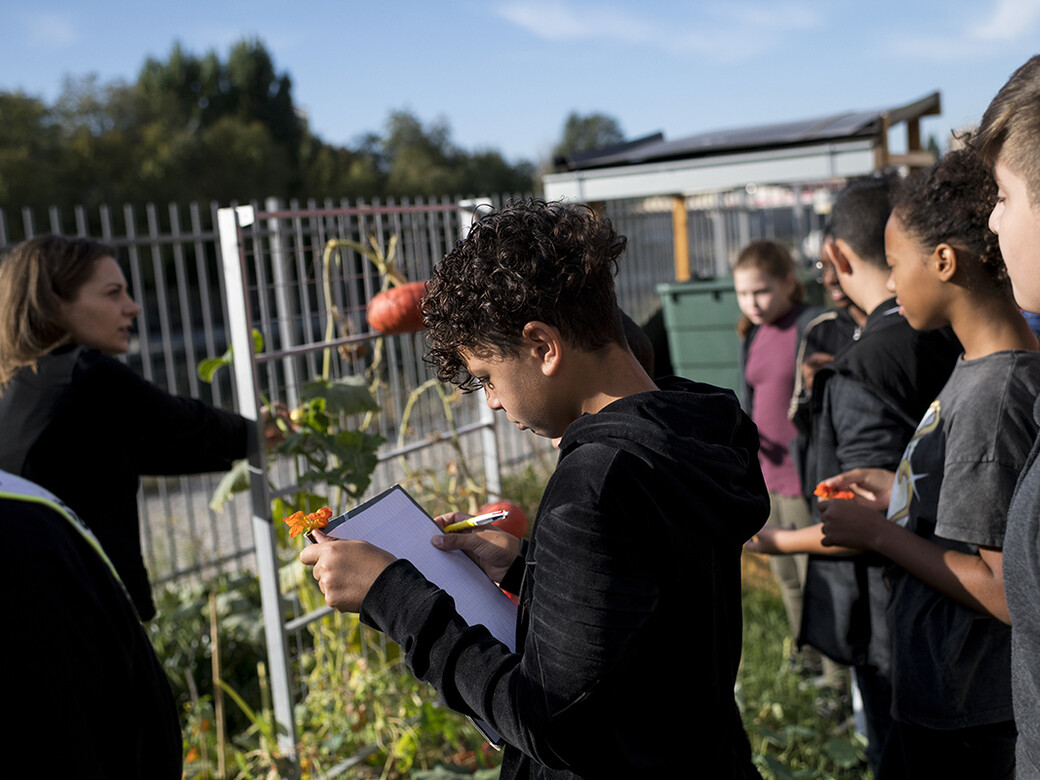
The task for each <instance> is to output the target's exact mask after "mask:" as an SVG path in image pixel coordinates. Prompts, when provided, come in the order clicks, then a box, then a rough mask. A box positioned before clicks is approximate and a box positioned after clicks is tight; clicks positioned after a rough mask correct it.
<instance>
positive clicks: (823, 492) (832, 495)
mask: <svg viewBox="0 0 1040 780" xmlns="http://www.w3.org/2000/svg"><path fill="white" fill-rule="evenodd" d="M813 495H814V496H817V497H818V498H819V499H820V500H821V501H830V500H831V499H843V500H846V501H848V500H849V499H851V498H852V497H853V496H854V495H855V493H853V492H852V491H851V490H835V489H834V488H829V487H827V486H826V485H825V484H823V483H822V482H821V483H820V484H819V485H817V486H816V490H814V491H813Z"/></svg>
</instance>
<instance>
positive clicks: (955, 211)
mask: <svg viewBox="0 0 1040 780" xmlns="http://www.w3.org/2000/svg"><path fill="white" fill-rule="evenodd" d="M996 198H997V184H996V182H995V181H994V180H993V175H992V173H991V172H990V171H989V169H988V168H987V167H986V165H985V163H984V161H983V160H982V158H981V157H980V156H979V155H978V154H977V153H976V152H975V151H974V150H972V149H970V148H969V149H959V150H957V151H953V152H949V153H947V154H946V155H945V156H944V157H943V158H942V159H941V160H939V162H937V163H936V164H935V165H933V166H932V167H930V168H927V169H926V170H924V171H922V172H921V173H919V174H917V175H915V176H912V177H910V178H909V179H907V180H906V181H904V182H903V183H902V184H901V185H900V186H899V187H898V188H897V189H896V192H895V194H894V196H893V199H892V211H893V213H894V214H895V215H896V216H897V217H899V221H900V222H902V223H903V227H905V228H906V230H907V232H908V233H909V234H910V235H911V236H913V237H914V238H915V239H916V240H917V241H918V243H919V244H920V245H921V246H922V247H923V248H924V249H926V250H928V251H931V250H932V249H934V248H935V247H936V246H938V245H939V244H949V245H950V246H952V247H953V248H954V249H956V250H957V257H958V262H959V263H960V264H962V265H963V267H965V268H966V269H969V270H970V269H971V268H972V267H973V266H974V267H975V268H977V269H978V270H981V271H984V276H988V277H989V278H990V279H991V280H992V281H993V282H995V283H997V285H998V286H1001V287H1006V288H1007V289H1009V290H1010V286H1009V282H1008V278H1007V269H1006V268H1005V267H1004V260H1003V258H1002V257H1001V254H1000V245H999V244H998V242H997V236H996V234H995V233H993V232H992V231H990V229H989V215H990V212H992V211H993V205H994V203H995V202H996ZM965 264H966V265H965Z"/></svg>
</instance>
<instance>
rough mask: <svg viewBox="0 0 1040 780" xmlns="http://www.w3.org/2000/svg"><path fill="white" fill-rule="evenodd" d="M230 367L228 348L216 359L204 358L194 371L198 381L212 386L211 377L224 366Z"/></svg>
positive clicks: (229, 350) (229, 351)
mask: <svg viewBox="0 0 1040 780" xmlns="http://www.w3.org/2000/svg"><path fill="white" fill-rule="evenodd" d="M228 365H231V347H228V350H227V352H225V353H224V354H223V355H221V356H220V357H217V358H206V359H205V360H201V361H199V365H198V368H196V369H195V373H196V374H198V376H199V379H201V380H202V381H203V382H206V383H207V384H212V382H213V375H214V374H216V373H217V371H218V370H220V369H221V368H223V367H224V366H228Z"/></svg>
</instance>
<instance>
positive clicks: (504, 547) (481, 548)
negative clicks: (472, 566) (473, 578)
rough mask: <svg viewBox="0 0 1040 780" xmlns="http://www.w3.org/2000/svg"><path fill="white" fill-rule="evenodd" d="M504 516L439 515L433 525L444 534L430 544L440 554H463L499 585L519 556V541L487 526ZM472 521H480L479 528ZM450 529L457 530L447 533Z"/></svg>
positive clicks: (499, 514)
mask: <svg viewBox="0 0 1040 780" xmlns="http://www.w3.org/2000/svg"><path fill="white" fill-rule="evenodd" d="M504 514H505V512H504V511H499V512H489V513H488V515H477V516H476V517H467V516H466V515H464V514H463V513H461V512H450V513H448V514H446V515H440V516H438V517H436V518H434V521H435V522H436V523H437V525H439V526H440V527H441V530H443V531H444V533H443V534H441V535H440V536H434V537H433V539H431V542H432V543H433V546H434V547H436V548H437V549H439V550H462V551H463V552H465V553H466V555H468V556H469V557H470V558H472V559H473V561H475V562H476V563H477V565H478V566H480V568H481V569H483V570H484V573H485V574H487V576H488V577H489V578H490V579H491V580H492V581H493V582H501V581H502V578H503V577H504V576H505V573H506V571H507V570H508V569H509V566H510V565H511V564H512V563H513V561H514V560H516V556H517V555H519V554H520V540H519V539H517V538H516V537H515V536H513V535H512V534H509V533H506V532H505V531H503V530H502V529H500V528H496V527H495V526H493V525H489V523H493V522H495V520H501V519H502V516H503V515H504ZM488 516H492V517H491V519H483V518H486V517H488ZM474 521H479V524H477V525H475V524H474ZM453 527H457V528H456V530H454V531H452V530H450V529H451V528H453ZM460 531H461V532H462V533H460ZM467 532H468V533H467Z"/></svg>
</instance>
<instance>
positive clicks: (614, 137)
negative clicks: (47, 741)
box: [553, 111, 625, 158]
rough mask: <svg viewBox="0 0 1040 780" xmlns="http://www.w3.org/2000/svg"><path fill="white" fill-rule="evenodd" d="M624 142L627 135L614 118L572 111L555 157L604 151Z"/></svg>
mask: <svg viewBox="0 0 1040 780" xmlns="http://www.w3.org/2000/svg"><path fill="white" fill-rule="evenodd" d="M624 140H625V134H624V133H623V132H622V131H621V125H620V124H618V121H617V120H616V119H615V118H614V117H612V116H609V115H607V114H600V113H593V114H585V115H584V116H583V115H581V114H579V113H578V112H576V111H572V112H571V113H570V114H569V115H568V116H567V121H565V122H564V123H563V135H562V137H561V138H560V141H559V143H557V144H556V146H555V147H554V148H553V157H554V158H556V157H566V156H567V155H569V154H574V153H576V152H587V151H590V150H592V149H602V148H603V147H605V146H611V145H613V144H618V143H621V142H622V141H624Z"/></svg>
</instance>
